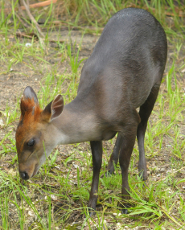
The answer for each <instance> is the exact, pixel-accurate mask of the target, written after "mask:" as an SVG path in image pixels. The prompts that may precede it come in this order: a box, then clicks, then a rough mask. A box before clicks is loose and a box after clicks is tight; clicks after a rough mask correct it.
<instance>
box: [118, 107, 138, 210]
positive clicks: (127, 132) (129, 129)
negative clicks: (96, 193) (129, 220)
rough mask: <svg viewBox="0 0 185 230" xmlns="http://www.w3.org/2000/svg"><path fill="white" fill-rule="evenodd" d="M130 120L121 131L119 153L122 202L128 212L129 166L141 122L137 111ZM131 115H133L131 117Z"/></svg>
mask: <svg viewBox="0 0 185 230" xmlns="http://www.w3.org/2000/svg"><path fill="white" fill-rule="evenodd" d="M129 115H130V118H129V122H128V123H127V124H126V125H125V126H124V128H123V131H122V132H121V136H122V143H121V149H120V155H119V163H120V167H121V172H122V198H123V203H122V204H121V206H122V208H123V210H122V211H123V213H125V214H126V213H127V207H128V205H129V204H128V200H129V199H130V196H129V192H128V191H129V185H128V168H129V163H130V157H131V154H132V151H133V147H134V143H135V138H136V134H137V127H138V124H139V120H140V119H139V116H138V113H137V112H136V111H134V113H133V114H129ZM131 115H133V116H132V117H131Z"/></svg>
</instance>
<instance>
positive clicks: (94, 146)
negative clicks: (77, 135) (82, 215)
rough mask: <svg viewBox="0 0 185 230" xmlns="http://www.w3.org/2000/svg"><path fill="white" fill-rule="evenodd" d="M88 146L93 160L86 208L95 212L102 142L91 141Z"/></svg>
mask: <svg viewBox="0 0 185 230" xmlns="http://www.w3.org/2000/svg"><path fill="white" fill-rule="evenodd" d="M90 145H91V151H92V159H93V179H92V185H91V193H90V198H89V203H88V206H89V208H92V209H94V210H96V203H97V199H98V183H99V176H100V169H101V164H102V142H101V141H91V142H90Z"/></svg>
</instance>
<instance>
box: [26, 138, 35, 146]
mask: <svg viewBox="0 0 185 230" xmlns="http://www.w3.org/2000/svg"><path fill="white" fill-rule="evenodd" d="M34 144H35V140H34V139H31V140H29V141H28V143H27V145H28V146H33V145H34Z"/></svg>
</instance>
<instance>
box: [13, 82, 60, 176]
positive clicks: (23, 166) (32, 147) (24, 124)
mask: <svg viewBox="0 0 185 230" xmlns="http://www.w3.org/2000/svg"><path fill="white" fill-rule="evenodd" d="M59 105H60V106H59ZM20 108H21V117H20V120H19V124H18V126H17V130H16V134H15V138H16V148H17V153H18V161H19V173H20V176H21V178H22V179H24V180H27V179H29V178H30V177H33V176H34V175H35V174H36V173H37V171H38V170H39V168H40V166H41V165H42V164H43V162H44V161H45V159H46V156H48V155H49V154H50V153H51V151H52V149H53V148H54V147H55V143H54V141H53V140H52V138H51V137H50V132H51V128H50V126H49V124H50V121H51V119H53V118H55V117H56V116H58V115H59V114H60V113H61V112H62V109H63V99H62V96H61V95H59V96H57V97H56V98H55V100H54V101H53V102H50V103H49V104H48V105H47V106H46V108H45V109H44V110H41V109H40V107H39V104H38V99H37V96H36V94H35V92H34V91H33V89H32V88H31V87H29V86H28V87H26V88H25V90H24V93H23V98H22V99H21V104H20ZM52 113H53V114H52Z"/></svg>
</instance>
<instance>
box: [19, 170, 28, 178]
mask: <svg viewBox="0 0 185 230" xmlns="http://www.w3.org/2000/svg"><path fill="white" fill-rule="evenodd" d="M20 177H21V178H22V179H23V180H28V179H29V176H28V173H27V172H20Z"/></svg>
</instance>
